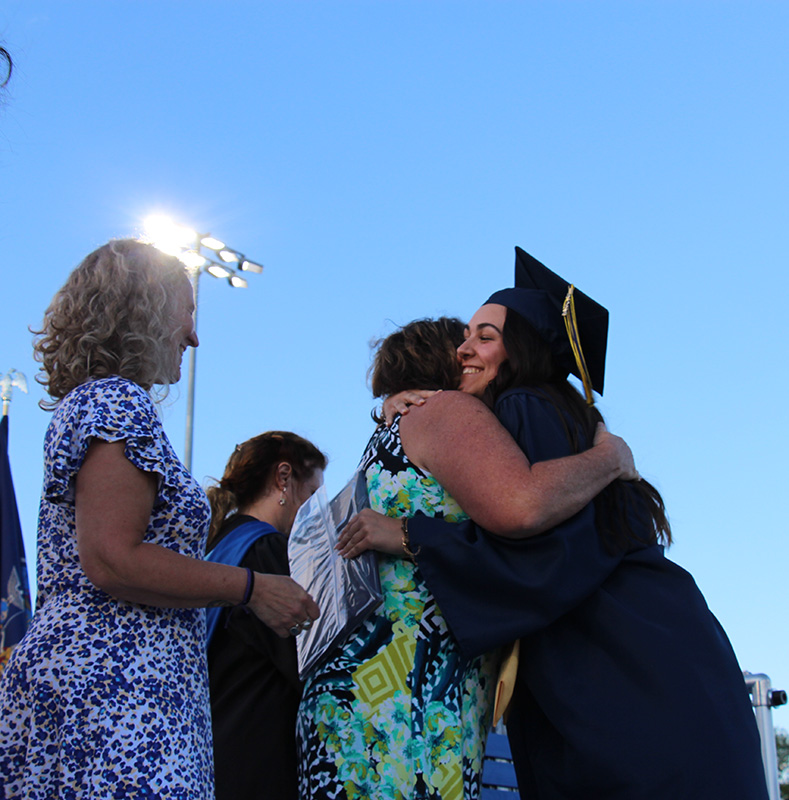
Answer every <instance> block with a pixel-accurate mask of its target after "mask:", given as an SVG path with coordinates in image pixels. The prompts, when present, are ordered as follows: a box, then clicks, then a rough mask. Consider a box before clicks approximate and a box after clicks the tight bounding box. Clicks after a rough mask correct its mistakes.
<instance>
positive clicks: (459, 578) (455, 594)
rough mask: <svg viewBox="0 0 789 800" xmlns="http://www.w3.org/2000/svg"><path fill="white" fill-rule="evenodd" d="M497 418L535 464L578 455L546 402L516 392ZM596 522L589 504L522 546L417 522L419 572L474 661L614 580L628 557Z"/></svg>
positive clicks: (466, 529) (466, 527)
mask: <svg viewBox="0 0 789 800" xmlns="http://www.w3.org/2000/svg"><path fill="white" fill-rule="evenodd" d="M496 416H497V417H498V418H499V420H500V421H501V423H502V424H503V425H504V427H505V428H507V430H508V431H509V432H510V433H511V434H512V436H513V438H514V439H515V440H516V441H517V442H518V444H519V445H520V447H521V449H522V450H523V451H524V452H525V453H526V455H527V456H528V458H529V461H530V462H531V463H536V462H538V461H544V460H547V459H552V458H559V457H562V456H566V455H569V454H570V449H569V445H568V443H567V441H568V440H567V433H566V427H565V425H566V422H565V421H564V420H563V418H562V417H561V416H560V415H559V413H558V412H557V411H556V409H555V408H554V407H553V406H552V405H551V404H550V403H548V401H546V400H544V399H542V398H541V397H539V396H538V395H535V394H533V393H531V392H527V391H521V390H515V391H514V392H509V393H507V394H505V395H504V396H503V397H502V399H501V401H500V402H499V403H498V404H497V406H496ZM469 457H470V458H473V454H469ZM499 501H500V498H496V497H491V498H490V502H491V503H495V502H499ZM594 514H595V512H594V506H593V504H589V505H588V506H586V507H585V508H583V509H582V510H581V511H580V512H578V513H577V514H576V515H575V516H573V517H571V518H570V519H568V520H566V521H565V522H564V523H562V524H561V525H559V526H557V527H556V528H554V529H552V530H551V531H548V532H546V533H544V534H541V535H538V536H534V537H531V538H528V539H518V540H514V539H507V538H503V537H499V536H495V535H494V534H491V533H489V532H488V531H485V530H484V529H483V528H481V527H479V526H478V525H476V524H475V523H474V522H473V521H468V522H461V523H448V522H445V521H444V520H441V519H430V518H428V517H425V516H423V515H417V516H416V517H414V518H413V519H412V520H411V521H410V522H409V534H410V538H411V547H412V549H419V548H421V549H420V550H419V554H418V557H417V563H418V566H419V569H420V571H421V572H422V575H423V576H424V578H425V580H426V582H427V585H428V588H429V589H430V591H431V592H432V594H433V596H434V597H435V598H436V601H437V603H438V605H439V607H440V608H441V610H442V611H443V613H444V615H445V617H446V619H447V621H448V623H449V626H450V628H451V629H452V632H453V634H454V635H455V637H456V638H457V640H458V642H459V644H460V646H461V648H462V650H463V651H464V653H465V654H466V655H469V656H475V655H478V654H480V653H484V652H486V651H488V650H492V649H493V648H495V647H498V646H500V645H503V644H506V643H508V642H511V641H513V640H515V639H518V638H521V637H523V636H527V635H528V634H530V633H534V632H535V631H538V630H541V629H543V628H545V627H546V626H548V625H550V624H551V623H552V622H553V621H555V620H556V619H558V618H559V617H560V616H562V615H564V614H566V613H567V612H569V611H571V610H572V609H573V608H575V607H576V606H577V605H578V604H580V603H581V602H582V601H583V600H584V599H586V598H587V597H588V596H589V595H590V594H592V593H593V592H594V590H595V589H596V588H598V587H599V586H600V585H601V584H602V583H603V582H604V581H605V580H606V578H607V577H608V576H609V575H610V574H611V573H612V572H613V570H614V569H615V567H616V566H617V564H618V563H619V561H620V560H621V554H620V555H612V554H610V553H608V552H607V551H606V550H605V548H604V547H603V545H602V542H601V541H600V537H599V536H598V534H597V529H596V527H595V521H594Z"/></svg>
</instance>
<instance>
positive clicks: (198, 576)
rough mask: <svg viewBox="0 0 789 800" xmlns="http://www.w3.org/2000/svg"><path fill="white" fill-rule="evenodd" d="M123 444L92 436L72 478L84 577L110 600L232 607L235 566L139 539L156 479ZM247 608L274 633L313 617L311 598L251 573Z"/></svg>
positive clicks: (238, 583)
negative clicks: (128, 454) (137, 464)
mask: <svg viewBox="0 0 789 800" xmlns="http://www.w3.org/2000/svg"><path fill="white" fill-rule="evenodd" d="M124 451H125V441H123V440H120V441H116V442H105V441H101V440H98V439H94V441H93V442H92V443H91V445H90V446H89V448H88V452H87V454H86V456H85V460H84V462H83V464H82V466H81V468H80V470H79V472H78V473H77V478H76V494H75V506H76V526H77V548H78V551H79V558H80V563H81V565H82V569H83V570H84V572H85V574H86V576H87V578H88V580H90V581H91V583H92V584H93V585H94V586H96V587H97V588H99V589H101V590H103V591H105V592H107V593H108V594H110V595H112V596H113V597H117V598H118V599H120V600H125V601H128V602H132V603H143V604H146V605H153V606H163V607H168V608H184V607H199V606H212V605H236V604H237V603H240V602H241V600H242V598H243V596H244V592H245V590H246V584H247V572H246V570H245V569H241V568H240V567H231V566H228V565H225V564H215V563H211V562H207V561H202V560H200V559H196V558H190V557H189V556H185V555H182V554H180V553H176V552H174V551H172V550H169V549H167V548H166V547H161V546H159V545H156V544H152V543H149V542H145V541H144V537H145V532H146V530H147V527H148V523H149V521H150V517H151V512H152V510H153V505H154V502H155V500H156V478H155V476H154V475H153V474H151V473H149V472H143V471H142V470H140V469H138V468H137V467H135V466H134V465H133V464H132V463H131V462H130V461H129V460H128V459H127V458H126V456H125V454H124ZM249 608H250V609H251V610H252V611H254V613H255V614H256V615H257V616H258V617H259V618H260V619H261V620H262V621H263V622H265V623H266V624H267V625H268V626H269V627H270V628H272V629H273V630H274V631H275V633H277V634H278V635H280V636H287V635H288V628H290V627H291V626H292V625H294V624H296V623H297V622H301V621H303V620H305V619H307V618H310V619H315V618H317V617H318V615H319V611H318V607H317V606H316V605H315V602H314V601H313V600H312V598H311V597H310V596H309V595H308V594H307V593H306V592H305V591H304V590H303V589H302V588H301V587H300V586H299V585H298V584H297V583H295V582H294V581H293V580H291V579H290V578H288V577H284V576H281V575H262V574H256V575H255V585H254V591H253V594H252V599H251V601H250V603H249Z"/></svg>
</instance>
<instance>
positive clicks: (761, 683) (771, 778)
mask: <svg viewBox="0 0 789 800" xmlns="http://www.w3.org/2000/svg"><path fill="white" fill-rule="evenodd" d="M743 675H744V677H745V683H746V685H747V686H748V691H749V692H750V694H751V705H752V706H753V711H754V714H755V715H756V726H757V727H758V729H759V738H760V739H761V744H762V763H763V764H764V777H765V780H766V782H767V796H768V797H769V798H770V800H780V797H781V790H780V789H779V787H778V757H777V753H776V750H775V729H774V728H773V716H772V706H773V702H772V691H771V686H770V679H769V678H768V677H767V675H765V674H763V673H758V674H753V673H751V672H745V673H743Z"/></svg>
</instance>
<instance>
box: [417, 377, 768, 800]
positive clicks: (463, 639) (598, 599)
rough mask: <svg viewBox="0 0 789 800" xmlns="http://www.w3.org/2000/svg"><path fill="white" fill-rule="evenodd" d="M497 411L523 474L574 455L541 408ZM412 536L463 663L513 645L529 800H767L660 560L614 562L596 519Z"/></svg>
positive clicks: (690, 598)
mask: <svg viewBox="0 0 789 800" xmlns="http://www.w3.org/2000/svg"><path fill="white" fill-rule="evenodd" d="M495 411H496V415H497V416H498V418H499V420H500V421H501V422H502V424H503V425H504V426H505V427H506V428H507V429H508V430H509V431H510V433H511V434H512V435H513V437H514V438H515V440H516V441H517V442H518V443H519V445H520V446H521V448H522V449H523V450H524V452H525V453H526V455H527V457H528V458H529V460H530V461H531V462H532V463H536V462H538V461H544V460H547V459H552V458H559V457H562V456H565V455H570V454H571V449H570V446H569V443H568V440H567V434H566V429H567V425H572V424H573V423H572V422H571V421H570V420H569V419H568V418H563V417H562V416H561V415H560V412H559V411H558V410H557V409H556V407H555V406H553V405H552V404H551V403H550V402H549V401H547V400H546V399H545V398H543V397H541V396H540V395H539V394H538V393H535V392H532V391H530V390H527V389H516V390H511V391H509V392H506V393H505V394H504V395H502V397H501V398H500V399H499V401H498V403H497V404H496V409H495ZM642 524H643V523H641V522H640V521H638V520H637V519H635V518H634V519H633V520H632V526H633V529H634V530H635V531H636V532H637V533H638V532H639V527H638V526H640V525H642ZM409 532H410V537H411V541H412V547H413V548H417V547H421V548H422V549H421V551H420V553H419V557H418V564H419V569H420V570H421V571H422V573H423V575H424V577H425V579H426V581H427V584H428V587H429V588H430V591H431V592H432V593H433V595H434V596H435V598H436V600H437V602H438V604H439V606H440V607H441V609H442V611H443V612H444V614H445V616H446V619H447V621H448V623H449V626H450V628H451V629H452V631H453V633H454V634H455V636H456V637H457V639H458V641H459V643H460V645H461V648H462V649H463V650H464V652H465V653H466V654H467V655H469V656H473V655H476V654H478V653H481V652H484V651H486V650H490V649H492V648H494V647H497V646H500V645H502V644H506V643H508V642H510V641H512V640H514V639H517V638H520V640H521V651H520V662H519V668H518V677H517V682H516V688H515V693H514V696H513V701H512V705H511V707H510V715H509V719H508V722H507V729H508V733H509V736H510V743H511V745H512V750H513V759H514V761H515V768H516V771H517V774H518V782H519V786H520V791H521V796H522V797H523V798H524V800H533V798H539V800H575V798H584V800H586V799H587V798H606V799H607V800H609V799H610V800H666V798H671V799H672V800H685V798H687V800H706V799H707V798H709V800H712V799H713V798H715V800H719V799H720V798H722V797H726V798H729V797H730V798H737V800H766V798H767V790H766V786H765V781H764V772H763V768H762V763H761V753H760V745H759V734H758V730H757V728H756V723H755V719H754V715H753V711H752V709H751V704H750V700H749V698H748V693H747V689H746V687H745V682H744V680H743V677H742V673H741V671H740V667H739V665H738V664H737V660H736V657H735V655H734V652H733V650H732V648H731V645H730V643H729V641H728V639H727V637H726V634H725V633H724V631H723V629H722V628H721V626H720V624H719V623H718V621H717V620H716V619H715V617H714V616H713V615H712V613H711V612H710V610H709V609H708V607H707V604H706V602H705V600H704V598H703V596H702V594H701V592H700V591H699V589H698V587H697V586H696V584H695V582H694V580H693V578H692V577H691V575H690V574H689V573H687V572H686V571H685V570H683V569H682V568H681V567H679V566H678V565H677V564H674V563H673V562H671V561H669V560H668V559H667V558H666V557H665V556H664V554H663V548H662V547H660V546H657V545H652V546H646V547H638V546H637V545H636V546H634V547H633V549H631V550H629V551H627V552H619V553H616V554H612V553H610V552H608V551H607V550H606V549H605V547H603V545H602V543H601V541H600V537H599V536H598V533H597V530H596V527H595V511H594V506H593V505H592V504H590V505H588V506H586V507H585V508H584V509H582V510H581V511H580V512H579V513H578V514H576V515H575V516H573V517H571V518H570V519H569V520H567V521H566V522H564V523H562V524H561V525H559V526H557V527H556V528H554V529H553V530H551V531H549V532H547V533H545V534H542V535H540V536H536V537H533V538H530V539H525V540H520V541H514V540H509V539H503V538H501V537H496V536H494V535H492V534H489V533H486V532H485V531H483V530H482V529H481V528H479V527H478V526H475V525H474V524H473V523H472V522H467V523H460V524H451V523H446V522H444V521H443V520H440V519H428V518H426V517H422V516H417V517H415V518H414V519H413V520H412V521H411V522H410V523H409ZM644 538H646V536H645V537H644Z"/></svg>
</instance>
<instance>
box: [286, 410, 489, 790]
mask: <svg viewBox="0 0 789 800" xmlns="http://www.w3.org/2000/svg"><path fill="white" fill-rule="evenodd" d="M360 468H361V469H363V470H364V472H365V475H366V478H367V488H368V492H369V497H370V505H371V506H372V508H373V509H374V510H376V511H379V512H381V513H384V514H387V515H388V516H393V517H403V516H408V517H410V516H413V515H414V514H415V513H416V512H417V511H421V512H422V513H424V514H426V515H428V516H431V517H437V516H441V517H443V518H445V519H447V520H450V521H458V520H462V519H465V515H464V514H463V512H462V510H461V509H460V507H459V506H458V505H457V503H456V502H455V501H454V500H453V499H452V498H451V497H450V496H449V495H448V494H447V493H446V492H445V491H444V490H443V489H442V488H441V486H440V485H439V484H438V482H437V481H436V479H435V478H434V477H432V476H431V475H430V474H429V473H426V472H423V471H422V470H420V469H418V468H417V467H416V466H414V465H413V464H411V463H410V462H409V461H408V459H407V458H406V456H405V453H404V452H403V449H402V445H401V443H400V433H399V427H398V421H395V424H394V425H393V426H392V427H391V428H384V427H380V428H379V429H378V430H377V431H376V432H375V434H374V435H373V437H372V439H371V440H370V442H369V444H368V446H367V450H366V451H365V454H364V456H363V458H362V461H361V464H360ZM417 562H418V559H417ZM379 571H380V575H381V586H382V589H383V594H384V602H383V603H382V605H381V606H379V608H378V609H377V610H376V611H375V612H374V613H373V614H372V615H371V616H370V617H369V618H368V619H367V620H366V621H365V622H364V623H363V624H362V625H361V626H360V627H359V628H358V629H357V630H356V631H355V632H354V634H352V635H351V636H350V638H349V639H348V641H347V642H346V643H345V644H344V645H343V647H342V648H340V649H338V650H337V651H335V652H334V653H333V654H332V655H331V656H330V657H329V659H328V660H327V661H325V662H323V663H322V664H320V665H319V666H318V667H316V669H315V671H314V672H313V673H312V674H311V675H309V676H308V678H307V681H306V685H305V688H304V695H303V698H302V702H301V706H300V709H299V715H298V721H297V740H298V744H299V750H300V753H299V762H300V775H299V792H300V796H301V797H302V798H304V800H306V798H310V799H311V800H316V799H319V798H350V799H351V800H362V798H387V799H389V798H391V799H392V800H400V799H401V798H407V800H412V798H414V799H416V798H431V800H463V798H466V800H473V799H474V798H478V797H479V796H480V778H481V770H482V757H483V754H484V748H485V740H486V736H487V730H488V726H489V723H490V715H491V709H492V699H493V691H494V688H495V678H496V668H497V659H496V657H495V656H494V655H490V656H483V657H479V658H475V659H472V660H469V659H466V658H464V657H463V656H462V655H461V653H460V650H459V648H458V646H457V643H456V642H455V640H454V638H453V636H452V634H451V633H450V631H449V629H448V628H447V625H446V622H445V620H444V617H443V615H442V613H441V611H440V609H439V608H438V606H437V605H436V603H435V600H434V599H433V597H432V596H431V594H430V593H429V592H428V590H427V587H426V585H425V582H424V580H423V579H422V577H421V575H420V573H419V567H418V565H416V566H415V565H414V564H413V563H412V562H411V561H409V560H407V559H403V558H395V557H391V556H386V555H383V554H379Z"/></svg>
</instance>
